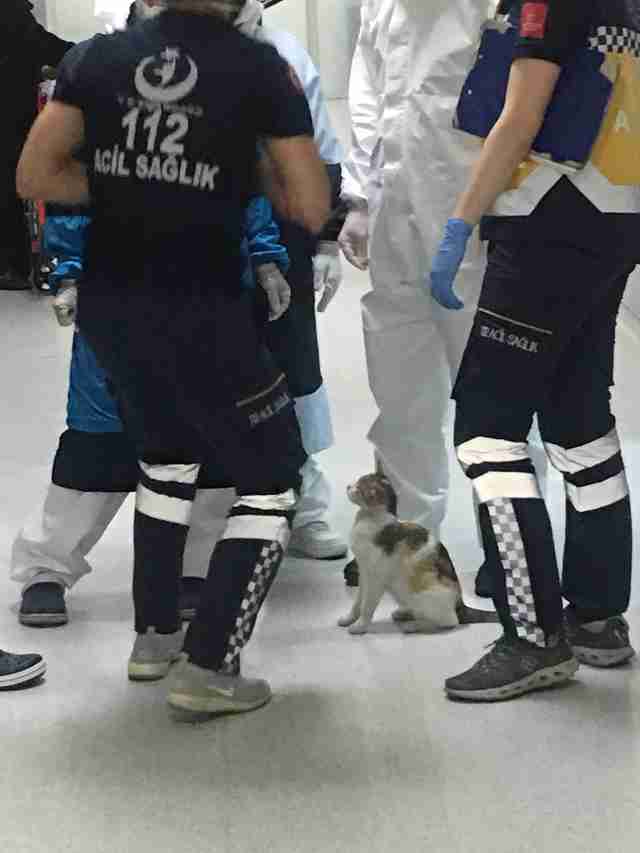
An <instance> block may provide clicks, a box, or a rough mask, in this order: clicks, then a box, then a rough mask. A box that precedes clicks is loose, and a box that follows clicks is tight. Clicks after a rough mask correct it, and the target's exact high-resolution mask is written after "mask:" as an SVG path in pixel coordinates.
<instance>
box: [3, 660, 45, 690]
mask: <svg viewBox="0 0 640 853" xmlns="http://www.w3.org/2000/svg"><path fill="white" fill-rule="evenodd" d="M46 670H47V665H46V664H45V662H44V661H43V660H42V657H41V656H40V655H14V654H12V653H11V652H3V651H2V650H0V690H7V689H8V688H11V687H18V686H19V685H26V684H31V682H33V681H37V680H38V679H39V678H42V676H43V675H44V674H45V672H46Z"/></svg>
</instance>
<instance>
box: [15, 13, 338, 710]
mask: <svg viewBox="0 0 640 853" xmlns="http://www.w3.org/2000/svg"><path fill="white" fill-rule="evenodd" d="M147 2H148V4H149V5H154V2H155V0H147ZM243 3H244V0H167V2H165V3H164V4H163V5H164V6H165V7H166V8H167V11H166V12H165V14H163V15H160V16H158V17H156V18H153V19H151V20H150V21H147V22H146V23H144V24H143V25H141V26H139V27H136V28H134V29H132V30H128V31H125V32H122V33H116V34H114V35H111V36H96V37H95V38H93V39H91V40H90V41H88V42H85V43H84V44H82V45H79V46H78V47H77V48H76V49H74V50H73V51H72V52H71V53H70V54H69V56H68V57H67V59H66V60H65V61H64V63H63V64H62V66H61V68H60V72H59V78H58V83H57V87H56V94H55V100H54V102H53V103H52V104H51V105H50V106H49V107H48V108H47V109H46V110H45V112H44V113H43V114H42V115H41V117H40V119H39V120H38V122H37V123H36V125H35V126H34V128H33V130H32V132H31V135H30V137H29V140H28V141H27V144H26V146H25V149H24V152H23V155H22V159H21V162H20V166H19V169H18V188H19V191H20V193H21V194H22V196H23V197H27V198H39V199H44V200H47V201H57V202H61V203H65V204H83V203H84V204H88V203H89V202H90V203H91V205H92V209H93V212H94V220H93V224H92V226H91V229H90V234H89V237H88V247H87V258H86V271H85V280H84V282H83V285H82V288H81V293H80V296H79V306H78V322H79V326H80V328H81V329H82V331H83V333H84V334H85V336H86V337H87V339H88V340H89V342H90V344H91V345H92V346H93V348H94V350H95V352H96V354H97V356H98V358H99V360H100V362H101V363H102V365H103V366H104V368H105V369H106V370H107V372H108V373H109V375H110V377H111V378H112V380H113V382H114V385H115V387H116V390H117V392H118V396H119V399H120V402H121V405H122V409H123V415H124V417H125V420H126V422H127V427H128V429H130V430H131V433H132V435H133V436H134V437H135V438H136V441H137V444H138V447H139V456H140V460H141V462H140V465H141V482H140V486H139V488H138V493H137V498H136V519H135V545H136V562H135V566H134V584H133V586H134V603H135V614H136V632H137V634H138V638H137V640H136V645H137V647H138V648H137V654H136V659H137V660H138V661H139V662H140V672H139V673H138V674H137V675H138V677H144V657H145V655H144V651H145V648H146V649H148V657H149V670H150V673H154V674H155V673H157V671H158V663H159V660H158V658H159V657H160V658H161V659H162V658H163V659H164V660H165V661H166V669H167V671H168V669H169V664H170V663H171V662H172V661H173V660H176V659H177V658H178V657H179V656H180V652H181V651H182V645H183V636H182V633H181V631H180V630H179V623H178V610H177V593H178V574H179V571H180V565H181V556H182V555H181V553H179V554H178V553H176V547H179V548H180V549H182V548H183V547H184V537H185V536H186V532H187V525H188V522H189V514H190V509H191V504H192V501H193V497H194V494H195V489H196V480H197V477H198V471H199V466H200V463H202V462H203V461H207V462H209V461H212V462H214V463H217V464H218V466H219V468H220V471H221V477H223V478H224V480H225V481H226V482H232V483H233V484H234V485H235V487H236V490H237V493H238V499H237V502H236V503H235V504H234V506H233V508H232V510H231V512H230V515H229V519H228V522H227V527H226V530H225V532H224V534H223V536H222V538H221V541H220V542H219V544H218V545H217V547H216V549H215V551H214V554H213V556H212V559H211V565H210V571H209V576H208V580H207V585H206V587H205V589H204V591H203V597H202V604H201V607H200V609H199V611H198V614H197V617H196V620H195V621H194V623H193V624H192V625H191V627H190V628H189V631H188V634H187V636H186V638H185V639H184V651H185V652H186V656H185V659H184V660H183V661H182V662H181V664H180V668H179V671H178V673H177V676H176V678H175V680H174V682H173V684H172V686H171V688H170V691H169V702H170V704H172V705H173V706H175V707H179V708H187V709H191V710H196V711H211V712H216V711H236V712H241V711H247V710H251V709H253V708H257V707H259V706H261V705H263V704H265V703H266V702H267V701H268V700H269V698H270V690H269V686H268V684H266V682H263V681H258V680H247V679H243V678H242V677H241V675H240V665H239V664H240V661H239V655H240V650H241V649H242V647H243V645H244V644H245V643H246V641H247V640H248V639H249V637H250V635H251V631H252V629H253V626H254V624H255V620H256V616H257V614H258V611H259V609H260V607H261V605H262V602H263V600H264V598H265V596H266V594H267V592H268V590H269V587H270V585H271V583H272V582H273V579H274V577H275V574H276V571H277V569H278V567H279V565H280V563H281V560H282V555H283V552H284V550H285V549H286V546H287V542H288V539H289V536H290V529H291V521H292V518H293V515H294V511H295V504H296V496H295V491H296V489H297V488H298V487H299V483H300V478H299V473H298V472H299V471H300V469H301V468H302V466H303V464H304V462H305V458H306V457H305V454H304V451H303V449H302V445H301V440H300V434H299V430H298V426H297V422H296V419H295V415H294V412H293V405H292V402H291V399H290V397H289V394H288V391H287V388H286V384H285V382H284V378H283V377H282V376H281V375H280V374H279V373H278V371H277V370H276V369H275V367H274V366H273V363H272V361H271V359H270V357H269V355H268V353H267V352H266V350H265V349H264V348H263V347H262V346H261V344H260V343H259V332H258V318H256V308H255V297H254V294H253V292H252V291H250V290H243V289H242V287H241V279H242V273H243V258H242V254H241V250H240V245H241V240H242V237H243V221H244V212H245V208H246V205H247V202H248V199H249V196H250V194H251V192H252V191H253V190H255V185H256V181H257V175H258V173H259V174H260V175H261V177H262V181H263V183H264V185H265V188H266V189H267V190H268V191H269V193H270V195H271V198H272V199H273V201H274V203H275V204H276V206H277V207H278V209H279V211H280V213H281V215H283V216H284V217H285V218H287V219H288V220H291V221H292V222H294V223H297V225H298V226H299V227H300V229H301V230H304V231H305V232H306V233H307V239H308V240H309V242H310V244H312V243H313V239H314V238H313V234H317V233H318V232H319V231H320V230H321V229H322V227H323V225H324V223H325V221H326V219H327V217H328V213H329V186H328V180H327V177H326V171H325V169H324V166H323V164H322V163H321V161H320V159H319V157H318V155H317V151H316V148H315V145H314V142H313V125H312V122H311V117H310V115H309V110H308V107H307V102H306V99H305V97H304V94H303V92H302V90H301V87H300V85H299V83H298V81H297V78H296V77H295V74H293V72H292V71H291V69H290V68H289V66H288V65H287V64H286V63H285V62H284V61H283V60H282V59H281V58H280V57H279V55H278V54H277V52H276V51H275V50H274V49H273V48H272V47H269V46H267V45H264V44H260V43H258V42H255V41H253V40H251V39H249V38H247V37H245V36H244V35H242V34H241V33H239V32H238V31H237V30H235V29H234V28H233V26H232V24H233V21H234V19H235V17H236V15H237V13H238V10H239V9H240V8H241V7H242V5H243ZM258 146H260V149H261V152H262V154H261V159H260V163H259V164H257V157H256V151H257V150H258ZM80 150H81V151H82V157H83V161H84V162H85V163H86V164H88V165H86V166H85V165H83V163H80V162H79V161H78V160H76V159H74V154H75V153H77V152H78V151H80ZM285 286H286V285H285ZM267 295H268V296H269V299H270V301H271V307H272V309H273V310H275V311H278V310H280V308H281V305H280V299H281V298H284V299H286V298H287V294H286V293H282V292H278V291H277V290H271V291H268V293H267ZM176 527H178V528H179V529H180V530H181V531H182V534H183V535H182V536H181V537H176V535H175V532H176ZM160 662H161V661H160Z"/></svg>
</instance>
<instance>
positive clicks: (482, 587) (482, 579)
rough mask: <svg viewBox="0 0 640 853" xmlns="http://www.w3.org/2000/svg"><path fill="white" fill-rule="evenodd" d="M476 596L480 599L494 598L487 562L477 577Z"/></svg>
mask: <svg viewBox="0 0 640 853" xmlns="http://www.w3.org/2000/svg"><path fill="white" fill-rule="evenodd" d="M476 595H477V596H478V598H493V581H492V580H491V574H490V573H489V569H488V567H487V563H486V561H485V562H484V563H483V564H482V565H481V566H480V568H479V569H478V574H477V575H476Z"/></svg>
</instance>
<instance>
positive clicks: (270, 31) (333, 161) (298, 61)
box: [260, 26, 343, 166]
mask: <svg viewBox="0 0 640 853" xmlns="http://www.w3.org/2000/svg"><path fill="white" fill-rule="evenodd" d="M260 37H261V38H262V39H263V40H264V41H266V42H267V43H268V44H271V45H273V46H274V47H275V48H276V50H277V51H278V53H279V54H280V56H282V58H283V59H285V60H286V61H287V62H288V63H289V65H290V66H291V67H292V68H293V70H294V71H295V72H296V74H297V75H298V77H299V78H300V82H301V83H302V87H303V89H304V93H305V95H306V98H307V101H308V103H309V110H310V112H311V117H312V119H313V127H314V132H315V141H316V145H317V146H318V153H319V154H320V157H321V159H322V160H323V162H324V163H326V164H327V165H329V166H334V165H339V164H340V163H342V159H343V151H342V147H341V145H340V142H339V141H338V137H337V136H336V134H335V132H334V130H333V127H332V125H331V119H330V118H329V111H328V110H327V105H326V102H325V99H324V95H323V93H322V84H321V83H320V74H319V73H318V69H317V68H316V67H315V65H314V64H313V60H312V59H311V57H310V56H309V54H308V53H307V51H306V50H305V48H304V47H303V46H302V45H301V44H300V42H299V41H298V40H297V39H296V38H295V37H294V36H293V35H292V34H291V33H288V32H285V31H283V30H277V29H275V28H273V27H269V26H263V27H262V28H261V33H260Z"/></svg>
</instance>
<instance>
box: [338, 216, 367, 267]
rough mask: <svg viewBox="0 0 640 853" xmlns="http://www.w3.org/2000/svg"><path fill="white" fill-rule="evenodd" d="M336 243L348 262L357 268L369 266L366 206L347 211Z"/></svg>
mask: <svg viewBox="0 0 640 853" xmlns="http://www.w3.org/2000/svg"><path fill="white" fill-rule="evenodd" d="M338 243H339V244H340V248H341V249H342V251H343V252H344V256H345V258H346V259H347V260H348V261H349V263H350V264H352V265H353V266H354V267H356V268H357V269H359V270H366V269H368V268H369V212H368V210H367V209H366V208H356V209H354V210H350V211H349V213H348V214H347V218H346V220H345V223H344V225H343V226H342V231H341V232H340V236H339V237H338Z"/></svg>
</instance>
